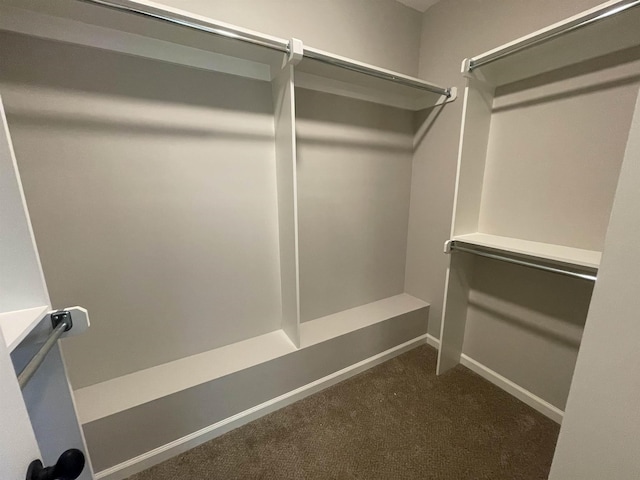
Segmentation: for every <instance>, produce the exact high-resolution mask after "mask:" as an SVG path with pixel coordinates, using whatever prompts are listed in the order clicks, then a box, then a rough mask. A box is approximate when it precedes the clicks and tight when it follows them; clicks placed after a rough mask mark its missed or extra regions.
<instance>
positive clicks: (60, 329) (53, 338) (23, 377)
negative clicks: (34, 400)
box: [18, 310, 73, 389]
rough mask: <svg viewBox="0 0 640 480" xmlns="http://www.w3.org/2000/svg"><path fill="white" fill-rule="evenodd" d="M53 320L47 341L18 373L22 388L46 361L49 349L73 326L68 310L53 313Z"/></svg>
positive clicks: (19, 383)
mask: <svg viewBox="0 0 640 480" xmlns="http://www.w3.org/2000/svg"><path fill="white" fill-rule="evenodd" d="M51 319H52V320H51V321H52V325H53V331H52V332H51V333H50V334H49V337H48V338H47V341H46V342H44V345H42V347H40V350H38V352H37V353H36V354H35V355H34V356H33V358H32V359H31V360H29V363H27V366H26V367H24V369H23V370H22V371H21V372H20V373H19V374H18V385H20V388H21V389H22V388H24V387H25V386H26V385H27V383H29V380H31V378H32V377H33V376H34V375H35V373H36V372H37V371H38V368H40V365H42V362H44V359H45V358H46V357H47V354H48V353H49V351H50V350H51V349H52V348H53V346H54V345H55V344H56V342H57V341H58V339H59V338H60V337H61V336H62V334H63V333H64V332H67V331H69V330H71V327H72V326H73V322H72V321H71V313H69V312H67V311H64V310H63V311H58V312H55V313H52V314H51Z"/></svg>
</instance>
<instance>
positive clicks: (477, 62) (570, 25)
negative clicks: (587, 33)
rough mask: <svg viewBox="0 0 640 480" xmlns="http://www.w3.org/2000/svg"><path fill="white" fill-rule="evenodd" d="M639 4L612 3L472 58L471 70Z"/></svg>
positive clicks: (631, 1) (631, 0)
mask: <svg viewBox="0 0 640 480" xmlns="http://www.w3.org/2000/svg"><path fill="white" fill-rule="evenodd" d="M638 5H640V0H628V1H626V2H622V3H621V4H617V5H612V6H611V7H610V8H608V9H606V10H605V11H599V12H594V13H592V14H591V15H588V16H586V17H584V18H581V19H579V20H575V21H574V22H571V23H568V24H567V25H563V26H561V27H558V28H557V29H554V30H550V31H548V32H545V33H543V34H541V35H540V36H537V37H533V38H531V39H529V40H527V41H525V42H523V43H520V44H516V45H512V46H511V47H507V48H505V49H504V50H500V51H498V52H495V53H492V54H490V55H487V56H486V57H484V58H481V59H480V60H473V59H471V60H470V61H469V71H472V70H474V69H476V68H478V67H482V66H483V65H487V64H488V63H492V62H495V61H496V60H499V59H501V58H504V57H507V56H509V55H512V54H514V53H518V52H521V51H522V50H526V49H528V48H531V47H533V46H535V45H538V44H540V43H544V42H547V41H549V40H552V39H554V38H556V37H559V36H561V35H564V34H566V33H570V32H573V31H575V30H578V29H581V28H583V27H586V26H588V25H591V24H593V23H597V22H599V21H600V20H604V19H605V18H608V17H611V16H614V15H617V14H619V13H622V12H624V11H626V10H629V9H631V8H633V7H637V6H638Z"/></svg>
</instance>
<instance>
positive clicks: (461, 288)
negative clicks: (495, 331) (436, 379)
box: [436, 253, 474, 375]
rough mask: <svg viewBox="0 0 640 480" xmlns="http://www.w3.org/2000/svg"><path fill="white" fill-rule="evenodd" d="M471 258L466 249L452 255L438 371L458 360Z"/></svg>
mask: <svg viewBox="0 0 640 480" xmlns="http://www.w3.org/2000/svg"><path fill="white" fill-rule="evenodd" d="M473 263H474V258H473V257H472V256H471V255H468V254H466V253H456V254H455V255H452V256H451V261H450V263H449V268H448V269H447V280H446V282H447V283H446V285H445V290H444V308H443V309H442V324H441V326H440V349H439V350H438V365H437V367H436V373H437V374H438V375H440V374H442V373H444V372H446V371H447V370H449V369H451V368H453V367H455V366H456V365H458V364H459V363H460V356H461V355H462V346H463V344H464V331H465V328H466V326H467V307H468V304H469V285H470V284H471V277H472V275H473Z"/></svg>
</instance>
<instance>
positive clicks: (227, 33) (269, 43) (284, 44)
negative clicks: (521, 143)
mask: <svg viewBox="0 0 640 480" xmlns="http://www.w3.org/2000/svg"><path fill="white" fill-rule="evenodd" d="M80 1H82V2H85V3H91V4H95V5H100V6H103V7H107V8H111V9H114V10H119V11H121V12H127V13H132V14H135V15H140V16H143V17H148V18H153V19H156V20H162V21H164V22H168V23H172V24H174V25H180V26H183V27H187V28H191V29H193V30H198V31H201V32H205V33H210V34H212V35H217V36H219V37H225V38H231V39H234V40H239V41H241V42H245V43H249V44H251V45H258V46H260V47H264V48H268V49H270V50H276V51H278V52H283V53H289V52H290V51H291V48H290V45H289V42H288V41H284V40H278V39H271V38H265V37H260V36H257V35H251V34H249V33H246V32H242V31H240V30H233V29H231V28H220V27H219V26H215V25H209V24H207V23H206V22H203V21H198V20H195V19H188V18H181V17H177V16H173V15H170V14H169V13H165V12H156V11H153V10H147V9H143V8H140V7H133V6H127V5H121V4H119V3H116V2H113V1H110V0H80ZM638 1H640V0H638ZM303 56H304V57H306V58H310V59H313V60H317V61H319V62H323V63H327V64H329V65H334V66H337V67H340V68H344V69H346V70H351V71H354V72H358V73H362V74H365V75H369V76H371V77H376V78H380V79H383V80H387V81H390V82H394V83H397V84H400V85H404V86H407V87H412V88H415V89H418V90H424V91H428V92H432V93H437V94H438V95H444V96H446V97H447V98H449V97H451V89H450V88H442V87H437V86H433V85H428V84H425V83H422V82H419V81H416V80H411V79H407V78H403V77H398V76H397V75H394V74H392V73H387V72H382V71H379V70H375V69H372V68H367V67H364V66H361V65H356V64H353V63H350V62H347V61H344V60H340V59H337V58H334V57H331V56H328V55H323V54H321V53H318V52H314V51H308V50H305V51H304V53H303Z"/></svg>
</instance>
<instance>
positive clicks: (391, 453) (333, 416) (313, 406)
mask: <svg viewBox="0 0 640 480" xmlns="http://www.w3.org/2000/svg"><path fill="white" fill-rule="evenodd" d="M435 364H436V351H435V350H434V349H432V348H431V347H428V346H422V347H418V348H415V349H413V350H411V351H409V352H407V353H405V354H403V355H400V356H398V357H396V358H394V359H392V360H389V361H388V362H385V363H383V364H381V365H378V366H376V367H374V368H372V369H370V370H367V371H366V372H363V373H361V374H359V375H357V376H355V377H353V378H350V379H348V380H345V381H344V382H342V383H339V384H337V385H335V386H333V387H330V388H328V389H326V390H323V391H322V392H319V393H317V394H314V395H312V396H309V397H307V398H305V399H303V400H301V401H299V402H296V403H294V404H292V405H289V406H287V407H285V408H283V409H281V410H278V411H277V412H274V413H271V414H269V415H266V416H264V417H262V418H260V419H258V420H256V421H254V422H252V423H249V424H247V425H245V426H243V427H240V428H238V429H236V430H233V431H231V432H229V433H227V434H225V435H222V436H220V437H218V438H216V439H214V440H212V441H210V442H207V443H205V444H203V445H201V446H199V447H196V448H194V449H192V450H190V451H188V452H186V453H183V454H181V455H178V456H177V457H174V458H172V459H170V460H168V461H166V462H164V463H161V464H159V465H156V466H155V467H152V468H150V469H148V470H146V471H144V472H141V473H139V474H137V475H134V476H132V477H130V480H152V479H153V480H169V479H171V480H186V479H190V480H193V479H221V480H223V479H224V480H233V479H264V480H289V479H291V480H293V479H295V480H303V479H313V480H316V479H317V480H325V479H364V480H373V479H421V480H425V479H439V480H440V479H442V480H445V479H446V480H449V479H451V480H464V479H473V480H479V479H491V480H499V479H505V480H506V479H508V480H521V479H522V480H524V479H531V480H542V479H545V478H547V476H548V474H549V468H550V466H551V459H552V457H553V451H554V448H555V444H556V439H557V436H558V431H559V426H558V425H557V424H556V423H554V422H553V421H551V420H549V419H547V418H546V417H544V416H543V415H541V414H539V413H538V412H536V411H534V410H533V409H531V408H529V407H528V406H526V405H525V404H523V403H521V402H520V401H518V400H516V399H515V398H513V397H511V396H510V395H508V394H507V393H505V392H503V391H502V390H500V389H498V388H497V387H495V386H494V385H492V384H490V383H489V382H487V381H486V380H484V379H482V378H481V377H479V376H477V375H475V374H474V373H472V372H471V371H469V370H468V369H466V368H464V367H462V366H458V367H456V368H455V369H454V370H452V371H450V372H448V373H447V374H445V375H442V376H440V377H436V376H435V373H434V372H435Z"/></svg>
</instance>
